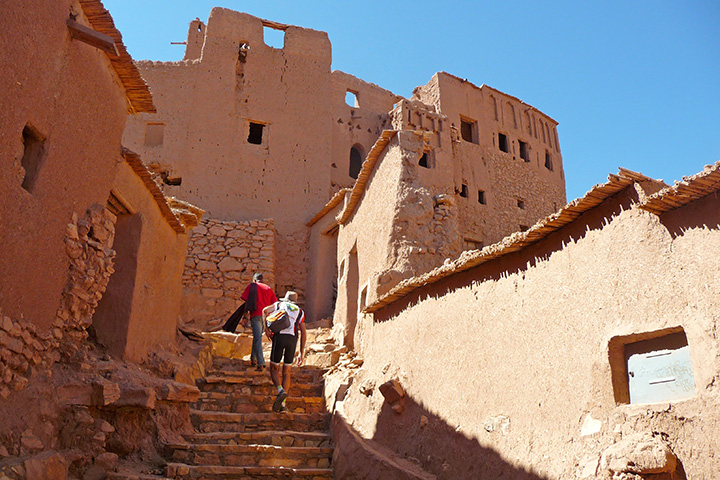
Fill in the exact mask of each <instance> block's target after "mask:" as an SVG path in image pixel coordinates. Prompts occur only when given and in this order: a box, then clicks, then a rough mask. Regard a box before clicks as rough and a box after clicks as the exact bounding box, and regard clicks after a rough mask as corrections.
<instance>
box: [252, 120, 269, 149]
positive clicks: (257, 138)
mask: <svg viewBox="0 0 720 480" xmlns="http://www.w3.org/2000/svg"><path fill="white" fill-rule="evenodd" d="M264 130H265V125H263V124H262V123H256V122H250V132H249V133H248V143H253V144H255V145H262V143H263V131H264Z"/></svg>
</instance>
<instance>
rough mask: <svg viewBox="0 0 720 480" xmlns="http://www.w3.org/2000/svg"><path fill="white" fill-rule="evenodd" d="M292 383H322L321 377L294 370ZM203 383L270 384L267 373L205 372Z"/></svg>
mask: <svg viewBox="0 0 720 480" xmlns="http://www.w3.org/2000/svg"><path fill="white" fill-rule="evenodd" d="M290 378H291V381H292V383H313V384H315V383H323V382H324V378H323V376H322V375H319V374H315V373H303V372H297V371H295V370H293V371H291V372H290ZM203 381H204V383H236V384H241V385H265V384H268V383H269V384H272V380H271V378H270V373H268V372H255V371H252V372H229V373H228V372H207V373H206V376H205V379H204V380H203Z"/></svg>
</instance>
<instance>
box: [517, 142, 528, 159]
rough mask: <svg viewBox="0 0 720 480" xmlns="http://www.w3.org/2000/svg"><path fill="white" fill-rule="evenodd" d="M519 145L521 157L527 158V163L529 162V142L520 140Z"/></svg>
mask: <svg viewBox="0 0 720 480" xmlns="http://www.w3.org/2000/svg"><path fill="white" fill-rule="evenodd" d="M518 145H519V146H520V158H522V159H523V160H525V163H529V162H530V154H529V153H528V144H527V143H525V142H523V141H522V140H518Z"/></svg>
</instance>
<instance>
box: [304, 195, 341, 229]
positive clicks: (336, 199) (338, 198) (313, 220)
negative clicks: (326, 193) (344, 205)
mask: <svg viewBox="0 0 720 480" xmlns="http://www.w3.org/2000/svg"><path fill="white" fill-rule="evenodd" d="M349 191H350V189H349V188H341V189H340V190H339V191H337V192H335V195H333V196H332V198H331V199H330V201H329V202H327V203H326V204H325V206H324V207H323V208H322V209H321V210H320V211H319V212H318V213H316V214H315V216H314V217H312V218H311V219H310V220H309V221H308V222H307V223H306V224H305V225H306V226H308V227H312V226H313V225H315V224H316V223H317V222H318V221H319V220H320V219H321V218H323V217H324V216H325V215H327V213H328V212H329V211H330V210H332V209H333V208H335V207H336V206H337V205H338V204H339V203H340V202H342V201H343V198H345V193H347V192H349Z"/></svg>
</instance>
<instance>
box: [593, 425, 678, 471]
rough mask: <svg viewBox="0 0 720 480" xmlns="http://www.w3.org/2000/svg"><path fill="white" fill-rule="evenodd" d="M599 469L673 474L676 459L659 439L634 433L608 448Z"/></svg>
mask: <svg viewBox="0 0 720 480" xmlns="http://www.w3.org/2000/svg"><path fill="white" fill-rule="evenodd" d="M600 468H601V469H603V470H608V471H610V472H613V473H616V474H617V473H636V474H659V473H673V472H675V470H676V468H677V457H676V456H675V454H674V453H673V452H672V450H671V449H670V446H669V445H668V444H667V443H666V442H665V441H664V440H662V439H661V438H658V437H655V436H653V435H652V434H650V433H635V434H632V435H629V436H627V437H625V438H623V439H622V440H621V441H619V442H617V443H615V444H614V445H611V446H610V447H608V448H607V449H606V450H605V451H604V452H603V454H602V457H601V460H600Z"/></svg>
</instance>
